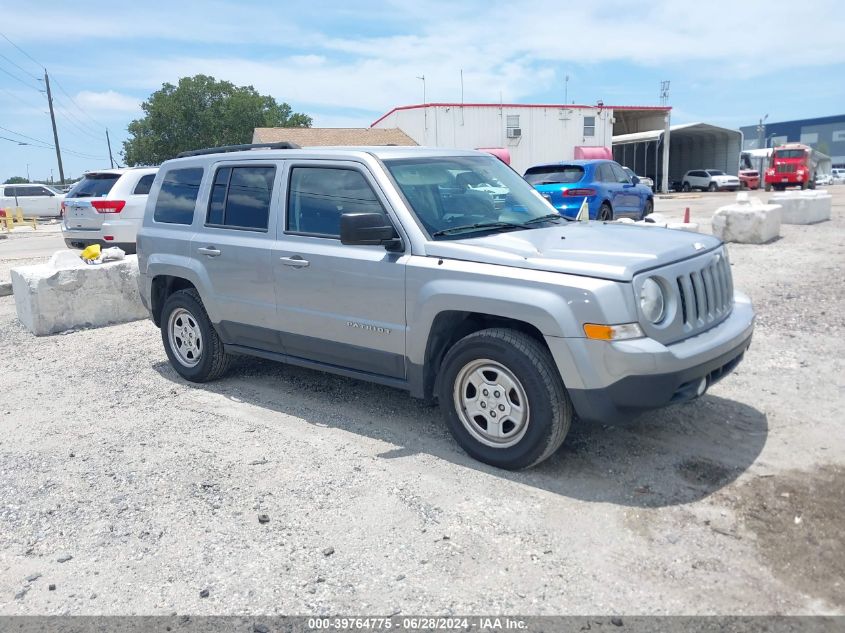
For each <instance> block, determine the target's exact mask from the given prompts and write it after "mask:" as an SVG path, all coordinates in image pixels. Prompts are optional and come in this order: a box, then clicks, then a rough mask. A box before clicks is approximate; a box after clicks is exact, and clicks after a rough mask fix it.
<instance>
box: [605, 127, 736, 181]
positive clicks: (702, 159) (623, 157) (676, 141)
mask: <svg viewBox="0 0 845 633" xmlns="http://www.w3.org/2000/svg"><path fill="white" fill-rule="evenodd" d="M663 134H664V130H649V131H647V132H634V133H633V134H622V135H620V136H614V137H613V157H614V159H615V160H616V161H617V162H620V163H622V164H628V166H629V167H631V168H632V169H634V171H637V168H639V165H638V166H637V168H634V167H633V166H632V165H631V164H630V163H631V157H639V158H635V160H636V161H637V162H639V163H641V164H642V162H643V160H644V159H643V157H644V156H645V157H646V158H647V160H648V163H647V165H648V167H652V166H653V167H652V168H651V169H647V170H646V169H645V168H644V169H643V170H642V171H643V173H655V174H661V173H662V171H663V170H662V163H663V157H662V152H655V151H649V144H654V145H655V147H657V146H660V145H662V143H663ZM642 144H645V148H644V151H640V152H638V151H637V150H638V146H639V145H642ZM631 145H633V146H634V147H629V146H631ZM741 150H742V132H740V131H739V130H731V129H729V128H724V127H718V126H716V125H710V124H708V123H686V124H683V125H673V126H671V127H670V128H669V180H670V181H673V180H680V179H681V177H682V176H683V175H684V174H685V173H686V172H687V171H689V170H690V169H721V170H722V171H724V172H725V173H726V174H731V175H734V176H736V175H737V172H738V170H739V156H740V152H741Z"/></svg>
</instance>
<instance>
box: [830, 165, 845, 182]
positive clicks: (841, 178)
mask: <svg viewBox="0 0 845 633" xmlns="http://www.w3.org/2000/svg"><path fill="white" fill-rule="evenodd" d="M830 175H831V176H832V177H833V182H832V183H831V184H834V185H841V184H844V183H845V169H839V168H834V169H831V170H830Z"/></svg>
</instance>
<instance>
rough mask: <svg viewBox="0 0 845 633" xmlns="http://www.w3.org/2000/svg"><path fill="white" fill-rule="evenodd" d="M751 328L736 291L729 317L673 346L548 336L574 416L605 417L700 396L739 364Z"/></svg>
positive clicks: (744, 304)
mask: <svg viewBox="0 0 845 633" xmlns="http://www.w3.org/2000/svg"><path fill="white" fill-rule="evenodd" d="M753 330H754V312H753V309H752V307H751V303H750V301H749V300H748V299H747V297H745V296H744V295H741V294H739V293H737V295H736V297H735V304H734V309H733V311H732V312H731V314H730V316H728V318H727V319H725V320H724V321H722V322H721V323H719V324H718V325H716V326H715V327H712V328H710V329H709V330H706V331H704V332H702V333H700V334H698V335H696V336H693V337H691V338H688V339H686V340H684V341H680V342H678V343H674V344H672V345H662V344H661V343H659V342H657V341H655V340H654V339H650V338H642V339H634V340H631V341H620V342H617V343H608V342H604V341H592V340H588V339H554V340H553V339H547V340H549V346H550V348H551V350H552V354H553V356H554V357H555V360H556V362H557V364H558V368H559V370H560V371H561V376H562V377H563V381H564V384H566V386H567V390H568V392H569V396H570V398H571V399H572V404H573V406H574V407H575V411H576V412H577V414H578V416H579V417H580V418H582V419H584V420H591V421H602V422H609V421H615V420H620V419H625V418H628V417H630V416H631V415H633V414H635V413H637V412H640V411H644V410H647V409H656V408H660V407H664V406H666V405H669V404H676V403H680V402H685V401H687V400H692V399H693V398H696V397H698V396H699V395H701V394H702V393H703V392H702V391H701V389H702V388H703V389H707V388H709V387H710V386H711V385H713V384H715V383H716V382H718V381H719V380H721V379H722V378H724V377H725V376H727V375H728V374H729V373H730V372H731V371H733V369H734V368H735V367H736V366H737V365H738V364H739V362H740V361H741V360H742V357H743V355H744V354H745V351H746V350H747V349H748V347H749V346H750V345H751V336H752V333H753ZM563 342H565V343H563ZM562 343H563V344H564V346H563V347H562ZM576 369H577V372H578V375H577V376H573V370H576ZM702 381H703V382H702Z"/></svg>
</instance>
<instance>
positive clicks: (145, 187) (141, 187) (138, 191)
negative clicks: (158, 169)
mask: <svg viewBox="0 0 845 633" xmlns="http://www.w3.org/2000/svg"><path fill="white" fill-rule="evenodd" d="M155 178H156V175H155V174H147V175H146V176H141V179H140V180H139V181H138V184H137V185H135V189H133V190H132V194H133V195H136V196H146V195H147V194H148V193H150V187H152V186H153V180H155Z"/></svg>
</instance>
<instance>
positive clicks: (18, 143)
mask: <svg viewBox="0 0 845 633" xmlns="http://www.w3.org/2000/svg"><path fill="white" fill-rule="evenodd" d="M0 138H2V139H3V140H4V141H10V142H12V143H15V144H17V145H28V146H30V147H38V148H39V149H53V146H52V145H51V146H49V147H47V146H43V145H33V144H32V143H25V142H23V141H19V140H16V139H13V138H9V137H8V136H0Z"/></svg>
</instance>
